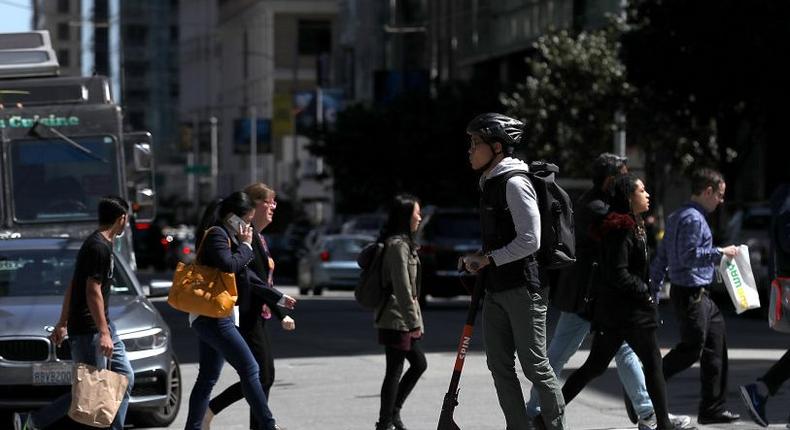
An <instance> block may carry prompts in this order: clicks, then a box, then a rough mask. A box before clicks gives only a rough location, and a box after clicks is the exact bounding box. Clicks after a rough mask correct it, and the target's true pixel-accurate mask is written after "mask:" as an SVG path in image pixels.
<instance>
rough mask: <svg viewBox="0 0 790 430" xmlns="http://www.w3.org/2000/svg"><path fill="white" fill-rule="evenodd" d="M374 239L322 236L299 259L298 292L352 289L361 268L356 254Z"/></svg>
mask: <svg viewBox="0 0 790 430" xmlns="http://www.w3.org/2000/svg"><path fill="white" fill-rule="evenodd" d="M374 240H376V238H375V237H373V236H366V235H358V234H338V235H328V236H322V237H321V239H319V240H318V242H317V243H316V245H315V246H314V247H313V248H311V249H309V250H308V251H307V253H306V254H305V255H304V256H303V257H302V258H301V259H300V260H299V271H298V276H297V283H298V284H299V293H300V294H308V293H309V292H310V291H312V292H313V294H315V295H320V294H321V293H323V290H324V289H325V288H345V289H353V288H354V286H355V285H356V284H357V280H359V272H360V270H361V269H360V268H359V265H357V256H358V255H359V252H360V251H362V248H364V247H365V245H367V244H369V243H371V242H373V241H374Z"/></svg>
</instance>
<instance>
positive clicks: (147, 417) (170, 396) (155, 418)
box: [133, 356, 181, 427]
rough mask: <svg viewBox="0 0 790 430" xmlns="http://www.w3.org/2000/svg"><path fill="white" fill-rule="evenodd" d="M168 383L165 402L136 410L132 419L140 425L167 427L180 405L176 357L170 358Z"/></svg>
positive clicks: (179, 375)
mask: <svg viewBox="0 0 790 430" xmlns="http://www.w3.org/2000/svg"><path fill="white" fill-rule="evenodd" d="M169 380H170V381H169V382H170V385H169V386H168V391H167V404H165V405H164V406H162V407H161V408H158V409H150V410H145V411H138V412H136V413H135V414H134V418H133V421H134V423H135V425H137V426H140V427H168V426H169V425H170V424H172V422H173V421H174V420H175V419H176V415H178V410H179V408H180V407H181V369H180V368H179V366H178V361H176V357H175V356H173V357H171V358H170V378H169Z"/></svg>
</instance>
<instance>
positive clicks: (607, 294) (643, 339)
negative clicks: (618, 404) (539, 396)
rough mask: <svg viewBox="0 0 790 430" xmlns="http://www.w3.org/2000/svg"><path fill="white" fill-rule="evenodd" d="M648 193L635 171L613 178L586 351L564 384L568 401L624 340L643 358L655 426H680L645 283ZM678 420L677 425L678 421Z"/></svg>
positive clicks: (651, 295)
mask: <svg viewBox="0 0 790 430" xmlns="http://www.w3.org/2000/svg"><path fill="white" fill-rule="evenodd" d="M649 198H650V195H649V194H648V193H647V191H645V186H644V184H643V183H642V181H641V180H640V179H639V178H637V177H636V176H634V175H631V174H625V175H620V176H618V177H617V178H616V179H615V183H614V196H613V197H612V202H611V207H610V211H609V214H608V215H607V216H606V218H605V219H604V221H603V223H602V225H601V230H600V235H601V266H600V268H599V274H600V277H601V280H600V282H599V283H598V285H599V288H598V291H597V299H596V303H595V312H594V315H593V321H592V329H593V341H592V346H591V348H590V355H589V357H587V361H585V362H584V364H583V365H582V367H581V368H579V369H578V370H577V371H575V372H574V373H573V374H571V376H570V377H569V378H568V380H567V381H566V382H565V385H564V386H563V387H562V395H563V396H564V397H565V402H566V403H569V402H570V401H571V400H573V398H574V397H576V395H577V394H579V392H580V391H581V390H582V389H583V388H584V387H585V386H586V385H587V383H589V382H590V381H591V380H593V379H594V378H596V377H598V376H600V375H601V374H603V372H604V371H605V370H606V368H607V367H608V366H609V363H610V362H611V361H612V358H614V356H615V354H616V353H617V350H618V349H619V348H620V346H621V345H622V344H623V341H625V342H628V345H629V346H630V347H631V349H633V350H634V352H635V353H636V355H637V356H638V357H639V359H640V360H641V361H642V364H643V365H644V370H645V382H646V384H647V392H648V393H649V394H650V400H651V401H652V402H653V408H654V410H655V414H656V421H657V424H658V426H657V428H658V429H659V430H665V429H674V428H680V425H679V424H673V423H672V421H670V419H669V415H668V412H667V393H666V384H665V383H664V375H663V371H662V368H661V352H660V350H659V348H658V339H657V337H656V328H657V327H658V315H657V304H656V302H657V300H656V296H655V292H653V291H650V289H649V287H648V285H649V283H648V267H649V264H648V263H649V262H648V259H647V244H646V238H645V229H644V223H643V222H642V217H641V215H642V214H643V213H645V212H646V211H647V210H648V209H649V206H650V202H649ZM676 425H677V427H676Z"/></svg>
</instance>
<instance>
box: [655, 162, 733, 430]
mask: <svg viewBox="0 0 790 430" xmlns="http://www.w3.org/2000/svg"><path fill="white" fill-rule="evenodd" d="M724 191H725V183H724V178H723V177H722V175H721V173H719V172H716V171H715V170H711V169H699V170H697V171H695V172H694V173H693V174H692V176H691V199H690V201H689V202H687V203H685V204H684V205H683V206H681V207H680V209H678V210H676V211H675V212H673V213H672V214H671V215H669V217H667V222H666V232H665V233H664V240H663V241H662V242H661V245H660V246H659V247H658V252H657V255H656V258H655V259H654V260H653V264H652V265H651V268H650V282H651V286H652V288H653V290H654V291H658V290H659V289H660V286H661V285H663V283H664V276H665V275H666V273H667V271H668V272H669V282H670V284H671V289H670V298H671V301H672V306H673V308H674V310H675V316H676V318H677V320H678V323H679V326H680V343H678V344H677V345H676V346H675V347H674V348H673V349H672V350H671V351H669V353H667V355H665V356H664V362H663V367H664V377H665V378H666V379H667V380H668V379H669V378H671V377H672V376H673V375H675V374H677V373H679V372H681V371H683V370H685V369H688V368H689V367H691V366H692V365H693V364H694V363H696V362H697V361H698V360H699V362H700V367H701V372H700V374H701V379H702V381H701V383H702V399H701V401H700V404H699V415H698V417H697V421H698V422H699V423H700V424H714V423H729V422H733V421H736V420H738V419H739V418H740V415H738V414H736V413H733V412H730V411H728V410H727V409H725V402H726V396H727V335H726V328H725V326H724V317H723V316H722V314H721V311H719V308H718V307H717V306H716V304H715V303H714V302H713V300H711V299H710V297H709V296H708V290H709V286H710V284H711V283H713V280H714V276H715V270H716V269H715V267H716V265H717V264H718V263H719V262H720V261H721V258H722V256H723V255H726V256H728V257H734V256H735V255H737V253H738V248H736V247H735V246H733V245H730V246H727V247H726V248H716V247H714V246H713V235H712V234H711V231H710V227H709V226H708V222H707V220H706V219H705V216H706V214H707V213H710V212H713V211H714V210H716V207H718V206H719V205H720V204H721V203H722V202H724Z"/></svg>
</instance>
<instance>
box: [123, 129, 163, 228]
mask: <svg viewBox="0 0 790 430" xmlns="http://www.w3.org/2000/svg"><path fill="white" fill-rule="evenodd" d="M123 140H124V146H125V151H124V152H125V156H126V167H127V169H126V181H127V185H128V188H127V190H128V193H129V199H130V200H131V203H132V209H133V211H134V217H135V219H136V220H137V221H138V222H151V221H152V220H153V219H154V217H155V216H156V191H155V188H154V180H155V178H154V157H153V155H154V154H153V145H152V142H153V139H152V137H151V133H149V132H147V131H138V132H129V133H124V136H123Z"/></svg>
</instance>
